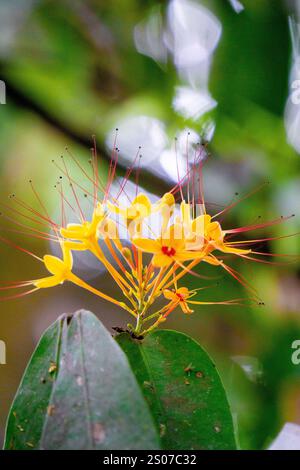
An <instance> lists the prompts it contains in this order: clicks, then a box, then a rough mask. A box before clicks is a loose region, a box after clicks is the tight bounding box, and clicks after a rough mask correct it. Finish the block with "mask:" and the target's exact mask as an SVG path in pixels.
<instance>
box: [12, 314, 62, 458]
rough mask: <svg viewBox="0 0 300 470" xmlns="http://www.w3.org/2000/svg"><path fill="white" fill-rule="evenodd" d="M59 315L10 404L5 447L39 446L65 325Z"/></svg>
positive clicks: (25, 447) (34, 355)
mask: <svg viewBox="0 0 300 470" xmlns="http://www.w3.org/2000/svg"><path fill="white" fill-rule="evenodd" d="M63 323H64V320H63V318H62V317H61V318H59V319H58V320H57V321H56V322H55V323H54V324H53V325H51V326H50V328H48V329H47V330H46V332H45V333H44V335H43V336H42V338H41V340H40V342H39V344H38V345H37V348H36V350H35V351H34V353H33V355H32V358H31V360H30V362H29V364H28V366H27V368H26V370H25V373H24V376H23V378H22V381H21V384H20V387H19V389H18V391H17V394H16V397H15V400H14V402H13V405H12V407H11V410H10V413H9V417H8V421H7V429H6V438H5V444H4V448H5V449H19V450H24V449H38V448H39V442H40V439H41V435H42V430H43V425H44V421H45V416H46V413H47V408H48V405H49V400H50V395H51V392H52V388H53V384H54V379H55V375H56V372H57V361H58V356H59V350H60V344H61V334H62V326H63Z"/></svg>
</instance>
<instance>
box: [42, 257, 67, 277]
mask: <svg viewBox="0 0 300 470" xmlns="http://www.w3.org/2000/svg"><path fill="white" fill-rule="evenodd" d="M43 260H44V263H45V266H46V268H47V269H48V271H49V273H51V274H60V273H61V272H63V271H65V269H66V266H65V263H64V262H63V261H62V260H61V259H59V258H56V256H52V255H45V256H44V258H43Z"/></svg>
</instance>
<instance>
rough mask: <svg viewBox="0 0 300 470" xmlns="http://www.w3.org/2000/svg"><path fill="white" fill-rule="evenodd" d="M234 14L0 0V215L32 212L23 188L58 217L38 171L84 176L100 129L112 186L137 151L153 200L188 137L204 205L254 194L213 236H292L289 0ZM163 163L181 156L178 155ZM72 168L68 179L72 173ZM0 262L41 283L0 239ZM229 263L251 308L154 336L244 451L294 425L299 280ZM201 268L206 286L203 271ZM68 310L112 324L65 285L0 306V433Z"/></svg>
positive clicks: (211, 312)
mask: <svg viewBox="0 0 300 470" xmlns="http://www.w3.org/2000/svg"><path fill="white" fill-rule="evenodd" d="M242 3H243V6H244V9H242V5H241V3H240V2H238V1H236V0H228V1H227V0H226V1H225V0H210V1H208V0H207V1H204V0H201V1H200V0H193V1H192V0H191V1H189V0H173V1H170V2H168V1H159V0H155V1H154V0H143V1H138V0H115V1H113V2H104V1H101V0H86V1H83V0H61V1H59V2H57V1H54V0H52V1H51V0H9V1H8V0H2V1H1V3H0V79H2V80H3V81H4V82H5V84H6V104H5V105H0V175H1V185H0V198H1V202H2V203H3V204H7V202H8V199H7V198H8V195H9V194H11V193H16V194H17V195H18V196H19V197H20V198H22V199H23V200H26V201H27V202H28V203H29V204H32V205H33V206H36V201H35V199H34V196H33V194H32V192H31V191H30V185H29V184H28V180H29V179H30V178H31V179H32V180H34V182H35V186H36V188H37V189H38V191H39V193H40V195H41V197H42V198H43V199H44V200H45V201H46V202H47V207H48V208H49V211H50V212H51V213H52V214H55V213H58V194H57V190H56V189H55V188H54V185H55V183H56V181H57V179H58V177H59V171H58V169H57V168H56V167H55V166H54V165H53V164H52V163H51V162H52V160H53V159H57V158H59V156H60V155H61V154H62V153H65V147H66V146H68V148H69V149H70V150H71V151H72V153H73V154H74V155H76V157H77V158H78V160H80V161H81V162H82V163H83V164H86V162H87V161H88V159H89V158H90V147H91V142H92V138H91V136H92V135H93V134H95V135H96V137H97V141H98V146H99V150H100V154H101V157H102V158H101V171H102V172H103V174H105V170H106V168H107V162H108V159H109V155H110V143H111V140H112V136H113V134H114V129H115V127H119V140H120V143H119V147H120V168H119V171H120V175H122V174H124V168H126V165H128V164H129V162H130V160H131V161H132V160H133V158H134V154H135V152H136V150H137V148H138V146H139V145H141V146H142V154H143V158H142V166H143V172H142V176H141V178H140V183H141V185H142V186H143V187H144V189H145V190H146V191H149V192H151V193H153V194H156V195H159V194H160V193H161V191H162V190H165V189H167V188H168V187H171V186H172V184H173V183H174V181H175V179H176V178H174V174H175V160H174V151H173V148H174V145H173V139H174V136H175V135H177V136H179V143H180V145H181V142H182V141H185V139H186V134H187V130H189V131H190V132H191V142H193V139H196V140H199V137H198V136H200V137H201V136H203V135H204V136H205V138H207V139H208V140H210V141H211V142H210V145H209V149H210V152H211V154H212V156H211V157H210V159H209V160H208V162H207V164H206V165H205V172H204V176H205V189H206V198H207V200H208V201H211V202H214V203H217V204H218V207H219V206H225V205H226V204H228V203H229V202H230V201H231V200H233V199H234V198H238V196H236V195H235V193H237V192H238V193H239V194H240V195H243V194H246V193H247V192H248V191H251V190H252V189H253V188H255V187H257V186H258V185H259V184H261V183H262V182H263V181H266V180H268V181H269V182H270V184H269V185H268V186H267V187H266V188H265V189H263V190H262V191H260V192H258V193H257V194H255V195H254V196H252V197H251V198H249V199H247V200H245V201H244V202H243V203H241V204H240V205H238V206H237V207H236V208H234V209H233V210H232V211H231V212H230V213H228V214H227V216H226V218H225V220H224V222H223V225H224V226H226V227H230V226H240V225H244V224H248V223H253V221H256V220H258V219H259V218H260V217H261V219H262V220H264V219H265V220H271V219H273V218H276V217H277V216H280V215H290V214H292V213H294V214H296V217H295V218H293V219H292V220H291V221H289V222H287V223H285V224H282V225H279V226H276V227H273V228H272V229H268V230H265V231H264V230H261V231H260V235H270V236H274V237H277V236H282V235H286V234H291V233H295V232H297V230H299V204H300V203H299V201H300V184H299V182H300V171H299V170H300V160H299V158H300V157H299V146H298V139H299V137H298V135H299V136H300V127H299V128H298V127H297V126H299V124H298V121H297V117H298V114H297V113H298V111H297V107H294V108H291V106H292V105H291V101H290V99H289V93H290V90H291V88H290V77H291V73H292V70H293V66H294V65H295V64H294V63H295V62H296V61H297V57H296V56H295V51H294V55H293V53H292V52H293V51H292V48H291V41H290V34H289V28H288V16H289V15H290V14H294V15H295V17H296V18H297V14H298V13H299V5H298V1H297V0H295V1H283V0H278V1H276V2H270V1H268V0H259V1H253V0H242ZM179 154H180V155H179V156H180V158H182V159H184V151H183V150H181V149H180V148H179ZM74 172H75V174H76V175H77V177H78V178H81V179H82V175H81V176H80V173H79V172H78V169H76V168H72V173H74ZM212 207H214V206H212ZM0 223H1V235H3V236H5V237H6V238H8V237H9V238H10V239H13V240H15V241H16V242H17V240H18V243H20V244H21V245H22V246H26V247H27V248H29V249H30V250H32V251H34V252H36V253H38V254H43V253H44V252H45V251H49V246H48V244H47V242H44V241H41V240H38V239H33V238H30V237H27V236H25V235H22V234H16V233H10V232H9V230H8V229H9V228H11V227H12V226H11V227H10V224H7V223H6V221H5V219H3V220H2V221H1V222H0ZM256 235H257V234H255V235H254V236H255V237H256ZM20 240H21V241H20ZM50 249H52V248H51V247H50ZM264 249H266V250H268V251H270V252H273V251H274V252H275V251H276V252H278V253H290V254H295V253H299V237H292V238H282V239H279V240H275V241H273V242H270V243H269V244H265V246H264ZM279 261H282V259H280V260H279ZM283 261H284V260H283ZM0 263H1V264H0V276H1V282H5V281H9V280H19V279H32V278H35V277H37V276H39V275H40V274H41V273H42V271H41V269H40V266H38V265H37V264H38V263H37V262H36V261H35V260H32V259H31V258H29V257H26V255H25V254H22V253H20V252H18V251H17V250H15V249H13V248H12V247H8V246H6V245H5V244H4V243H1V247H0ZM231 264H232V263H231ZM232 265H234V266H235V267H236V268H237V269H238V270H239V271H240V272H241V273H242V274H243V275H244V276H245V277H246V278H247V279H248V280H249V281H250V282H251V283H252V285H253V286H254V287H255V288H257V289H258V292H259V293H260V295H261V296H262V299H263V301H264V302H265V306H264V307H262V306H257V307H255V306H252V307H249V306H247V307H246V306H245V307H220V306H219V307H218V306H210V307H205V308H204V307H203V308H200V307H199V308H198V309H197V311H195V313H194V314H193V315H191V316H190V317H186V316H184V315H183V314H182V313H181V312H179V311H178V312H177V313H174V314H173V317H172V318H171V319H170V320H169V322H168V323H167V325H166V327H167V328H174V329H178V330H180V331H184V332H187V333H189V334H191V335H192V336H193V337H194V338H195V339H198V340H199V341H200V342H201V344H202V345H203V346H205V347H206V349H207V350H208V351H209V352H210V354H211V355H212V356H213V357H214V359H215V360H216V363H217V366H218V368H219V369H220V371H221V375H222V378H223V381H224V383H225V385H226V389H227V391H228V394H229V399H230V402H231V405H232V409H233V413H234V419H235V424H236V426H237V429H238V435H239V440H240V444H241V446H242V448H246V449H248V448H249V449H252V448H253V449H257V448H263V447H265V446H266V445H268V443H269V442H270V441H271V440H272V439H273V438H274V437H275V435H276V434H277V433H278V431H279V430H280V428H281V427H282V425H283V424H284V423H285V422H287V421H292V422H295V423H299V424H300V365H299V366H296V365H293V364H292V362H291V354H292V349H291V344H292V342H293V341H294V340H295V339H300V316H299V304H300V276H299V274H300V272H299V265H297V263H292V264H290V263H288V262H285V263H283V264H278V265H267V264H261V263H250V262H247V263H245V262H239V263H238V262H236V261H235V262H234V264H232ZM82 269H83V270H85V273H86V275H87V276H88V275H90V276H93V277H94V278H95V279H94V282H97V283H98V285H101V287H102V289H106V290H107V291H108V292H112V291H113V287H112V286H111V282H110V279H109V278H108V277H107V276H106V275H105V274H103V273H100V275H99V273H98V272H97V271H96V269H95V266H91V264H90V260H85V264H84V266H83V268H82ZM201 269H202V270H203V269H204V271H205V274H207V275H212V276H216V272H215V270H212V269H210V268H209V267H205V268H202V266H201ZM91 272H92V274H91ZM202 272H203V271H202ZM199 282H200V283H201V282H207V281H199V279H198V278H191V279H190V282H189V284H190V286H191V287H195V286H198V285H199ZM212 282H213V281H212ZM218 282H219V285H218V286H217V287H213V288H211V289H208V290H207V291H205V294H203V297H204V298H205V299H207V300H221V299H230V298H235V297H246V295H247V293H246V292H245V290H244V288H243V287H242V286H240V285H239V284H238V283H237V282H235V281H234V279H229V278H228V276H224V274H223V273H221V272H218ZM81 307H84V308H86V309H90V310H91V311H93V312H95V313H96V314H98V315H99V317H100V318H101V319H102V320H103V321H104V322H105V324H106V325H107V326H108V327H109V328H110V327H112V326H124V325H126V321H127V320H128V319H126V318H124V315H123V314H122V313H121V314H120V313H119V312H117V310H116V309H115V308H113V307H112V306H111V305H108V304H106V303H102V302H99V300H98V299H94V298H92V297H91V296H90V295H88V294H86V293H85V292H81V291H80V290H78V289H76V288H73V287H72V286H67V285H64V286H63V287H60V288H55V289H53V290H52V289H51V290H48V291H44V292H39V293H37V294H35V295H34V296H32V297H26V298H24V299H16V300H10V301H3V302H2V303H1V320H0V325H1V326H0V338H1V339H2V340H4V341H5V342H6V345H7V365H1V366H0V401H1V410H0V437H1V436H2V437H3V432H4V423H5V419H6V415H7V412H8V408H9V405H10V403H11V401H12V398H13V395H14V393H15V391H16V388H17V385H18V383H19V381H20V378H21V375H22V372H23V371H24V367H25V365H26V363H27V361H28V359H29V357H30V354H31V353H32V351H33V349H34V347H35V345H36V343H37V341H38V338H39V336H40V335H41V333H42V331H43V330H44V329H45V328H46V327H47V326H48V325H49V324H50V323H51V322H52V321H53V320H55V319H56V318H57V317H58V316H59V315H60V314H61V313H63V312H66V311H67V312H72V311H74V310H75V309H77V308H81Z"/></svg>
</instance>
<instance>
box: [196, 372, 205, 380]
mask: <svg viewBox="0 0 300 470" xmlns="http://www.w3.org/2000/svg"><path fill="white" fill-rule="evenodd" d="M203 375H204V374H203V372H201V371H200V370H199V371H198V372H196V377H197V379H202V377H203Z"/></svg>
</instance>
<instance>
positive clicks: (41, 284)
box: [33, 276, 62, 289]
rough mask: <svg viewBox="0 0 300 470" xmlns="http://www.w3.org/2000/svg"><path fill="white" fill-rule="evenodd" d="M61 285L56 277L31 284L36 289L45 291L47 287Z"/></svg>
mask: <svg viewBox="0 0 300 470" xmlns="http://www.w3.org/2000/svg"><path fill="white" fill-rule="evenodd" d="M61 283H62V280H61V278H60V277H58V276H49V277H44V278H42V279H38V280H37V281H34V282H33V285H34V286H35V287H37V288H38V289H45V288H48V287H55V286H58V285H59V284H61Z"/></svg>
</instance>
